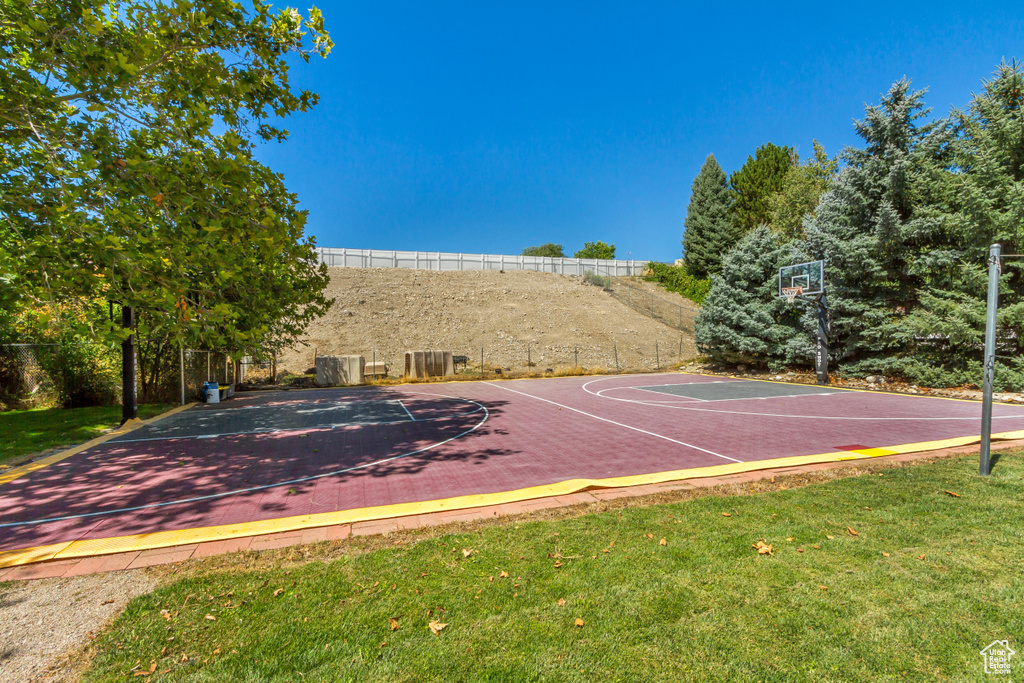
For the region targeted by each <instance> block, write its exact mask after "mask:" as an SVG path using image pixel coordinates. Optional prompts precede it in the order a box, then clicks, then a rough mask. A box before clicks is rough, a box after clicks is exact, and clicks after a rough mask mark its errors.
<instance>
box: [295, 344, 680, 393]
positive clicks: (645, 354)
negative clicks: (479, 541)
mask: <svg viewBox="0 0 1024 683" xmlns="http://www.w3.org/2000/svg"><path fill="white" fill-rule="evenodd" d="M410 350H416V351H437V350H443V351H451V352H452V353H453V354H454V357H455V373H456V375H465V376H469V377H472V376H476V377H480V376H484V377H496V376H509V375H511V376H525V375H538V376H545V375H546V376H558V375H576V374H605V373H624V374H625V373H644V372H659V371H668V370H674V369H678V368H680V367H681V366H684V365H686V364H687V363H688V362H690V361H691V360H693V359H694V358H695V357H696V356H697V353H696V350H695V348H694V346H693V344H692V341H691V340H690V338H689V337H687V336H686V335H683V334H680V335H679V336H678V337H675V338H673V337H672V334H671V333H670V332H669V333H667V334H665V335H663V338H660V339H645V340H636V339H632V340H630V339H623V340H622V341H621V342H619V341H610V342H595V341H592V340H591V341H587V342H584V343H532V342H527V341H522V340H519V339H512V338H507V337H506V338H502V337H495V338H491V339H488V340H487V341H485V342H484V343H482V344H479V345H475V346H472V347H462V348H455V347H445V346H437V347H434V348H428V347H416V348H415V349H410ZM323 351H324V350H323V349H319V348H315V347H310V348H309V350H308V354H309V355H308V356H305V355H304V357H303V358H301V359H296V358H294V357H292V358H289V359H288V362H287V363H283V364H282V366H281V370H280V373H279V383H280V384H284V385H298V386H313V385H314V380H313V378H312V375H313V374H315V364H316V357H317V356H318V355H321V356H322V355H335V354H333V353H331V354H326V353H324V352H323ZM350 353H355V354H358V355H361V356H363V358H365V359H366V363H367V366H368V367H369V365H370V364H371V363H383V364H384V365H385V366H386V367H387V374H386V375H383V376H381V377H380V378H381V379H385V378H387V379H400V378H402V376H403V374H404V371H405V350H397V349H395V348H393V347H392V348H388V347H386V346H382V347H371V348H370V349H368V350H366V351H354V350H350V351H346V352H345V355H347V354H350ZM338 355H342V354H340V353H339V354H338ZM368 379H369V378H368Z"/></svg>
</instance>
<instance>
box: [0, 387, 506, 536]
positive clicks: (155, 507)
mask: <svg viewBox="0 0 1024 683" xmlns="http://www.w3.org/2000/svg"><path fill="white" fill-rule="evenodd" d="M397 401H403V402H404V403H397ZM268 404H270V405H268ZM504 404H505V402H503V401H493V400H491V401H467V400H465V399H453V398H446V397H429V396H422V395H414V394H411V393H405V392H399V391H392V390H387V389H383V388H377V387H371V388H367V389H360V390H358V391H350V392H336V393H333V392H309V393H307V394H303V395H301V396H299V397H294V398H293V397H292V396H284V397H281V396H273V397H261V400H256V401H250V402H249V403H248V404H245V403H242V402H239V403H238V404H236V405H235V406H230V405H225V406H223V407H220V408H216V409H214V407H213V406H201V407H199V408H198V409H194V410H189V411H185V412H183V413H180V414H179V415H176V416H173V417H174V418H181V419H169V420H167V424H163V425H162V424H161V423H156V424H154V425H151V427H153V428H154V429H147V428H143V429H140V430H136V431H134V432H131V433H130V434H128V435H126V437H122V438H121V439H118V440H115V441H111V442H108V443H106V444H103V445H102V446H99V447H97V448H94V449H90V450H89V451H87V452H85V453H82V454H79V455H78V456H75V457H73V458H70V459H68V460H66V461H63V462H61V463H58V464H55V465H51V466H50V467H47V468H45V469H42V470H39V471H37V472H33V473H31V474H29V475H27V476H25V477H22V478H21V479H17V480H15V481H13V482H10V483H9V484H7V485H5V486H3V487H0V510H2V512H0V524H3V525H7V524H13V525H12V526H0V539H2V540H0V550H7V549H13V548H25V547H31V546H37V545H45V544H50V543H55V542H60V541H70V540H74V539H77V538H81V537H83V536H87V537H108V536H120V535H125V534H135V533H145V532H152V531H158V530H168V529H181V528H192V527H199V526H211V525H218V524H230V523H240V522H248V521H253V520H258V519H270V518H277V517H286V516H293V515H304V514H316V513H320V512H332V511H336V510H344V509H354V508H362V507H369V506H374V505H381V504H387V503H389V502H391V501H393V500H394V499H395V497H399V498H401V499H403V500H430V499H436V498H444V497H448V496H450V495H454V494H452V493H451V490H452V489H451V484H452V483H453V482H454V481H456V479H454V478H453V477H454V476H455V475H456V473H458V474H459V477H460V478H461V479H460V483H462V484H465V483H466V479H467V477H468V478H470V479H472V474H467V470H466V467H465V466H466V465H470V466H472V465H484V464H487V463H491V462H492V461H494V460H495V459H497V458H502V457H506V456H509V455H514V454H516V453H517V452H518V451H516V450H513V449H510V448H508V447H507V444H505V443H504V442H503V446H505V447H497V445H496V444H497V443H498V439H496V438H495V437H500V436H502V435H503V434H504V432H502V431H501V430H497V429H495V428H493V427H492V425H491V421H492V420H493V419H494V418H495V417H496V416H498V415H500V414H501V413H502V412H503V406H504ZM248 405H251V406H254V407H251V408H250V407H248ZM407 410H408V411H409V412H407ZM261 413H266V414H261ZM413 415H415V416H416V419H413ZM189 418H191V419H189ZM343 420H351V421H349V422H345V421H343ZM155 428H159V429H155ZM242 429H244V430H246V431H247V432H249V433H243V434H238V433H231V432H232V431H242ZM272 429H276V430H280V431H269V430H272ZM257 430H267V431H257ZM252 432H256V433H252ZM212 434H227V435H225V436H211V435H212ZM129 437H134V438H129ZM140 439H152V440H140ZM452 466H457V467H452ZM482 469H486V468H482ZM469 472H470V473H471V472H472V468H471V469H470V470H469ZM62 518H66V519H62ZM38 520H50V521H44V522H42V523H29V524H25V522H36V521H38Z"/></svg>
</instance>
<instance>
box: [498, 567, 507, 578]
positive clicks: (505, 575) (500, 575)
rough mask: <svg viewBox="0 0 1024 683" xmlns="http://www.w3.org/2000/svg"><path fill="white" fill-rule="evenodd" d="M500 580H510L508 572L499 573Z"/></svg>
mask: <svg viewBox="0 0 1024 683" xmlns="http://www.w3.org/2000/svg"><path fill="white" fill-rule="evenodd" d="M498 578H499V579H507V578H508V572H507V571H505V570H504V569H503V570H501V571H500V572H498Z"/></svg>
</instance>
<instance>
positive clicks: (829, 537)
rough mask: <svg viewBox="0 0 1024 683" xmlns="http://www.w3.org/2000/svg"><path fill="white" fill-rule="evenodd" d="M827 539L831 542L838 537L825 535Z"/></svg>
mask: <svg viewBox="0 0 1024 683" xmlns="http://www.w3.org/2000/svg"><path fill="white" fill-rule="evenodd" d="M825 538H827V539H828V540H830V541H834V540H835V538H836V537H835V536H829V535H828V534H825Z"/></svg>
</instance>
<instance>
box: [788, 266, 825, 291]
mask: <svg viewBox="0 0 1024 683" xmlns="http://www.w3.org/2000/svg"><path fill="white" fill-rule="evenodd" d="M794 287H799V288H800V290H801V291H800V295H801V296H809V295H818V294H821V293H822V292H823V291H825V262H824V261H810V262H808V263H797V264H795V265H792V266H783V267H782V268H779V296H785V295H786V294H785V292H784V291H783V290H791V289H792V288H794Z"/></svg>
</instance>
